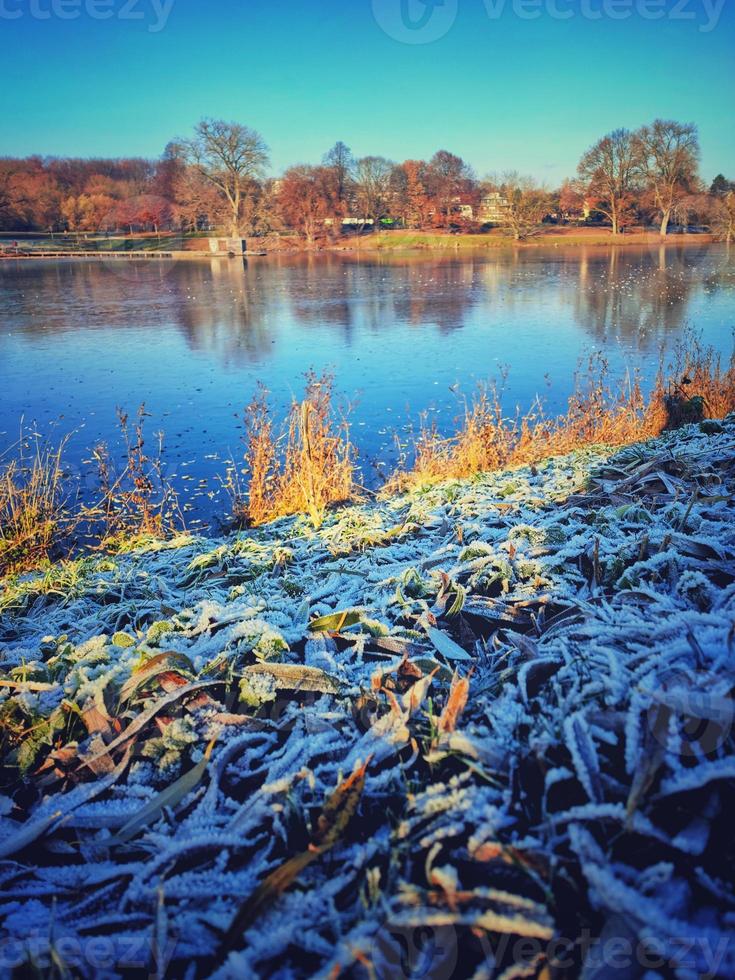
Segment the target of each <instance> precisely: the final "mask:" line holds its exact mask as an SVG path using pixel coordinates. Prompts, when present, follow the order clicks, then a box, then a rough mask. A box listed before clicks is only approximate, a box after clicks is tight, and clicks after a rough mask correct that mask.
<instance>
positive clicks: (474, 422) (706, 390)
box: [384, 336, 735, 494]
mask: <svg viewBox="0 0 735 980" xmlns="http://www.w3.org/2000/svg"><path fill="white" fill-rule="evenodd" d="M733 410H735V355H734V356H733V357H731V358H730V361H729V362H728V365H727V367H723V366H722V362H721V358H720V356H719V355H718V354H717V353H716V352H715V351H714V350H713V349H712V348H710V347H704V346H703V345H702V344H701V342H700V341H699V340H698V339H697V338H696V337H693V336H690V337H687V339H686V341H684V342H683V343H682V344H681V345H680V346H679V347H678V348H677V350H676V351H675V354H674V358H673V361H672V363H671V364H670V365H668V367H667V368H666V369H664V366H663V363H662V366H661V368H660V370H659V374H658V377H657V379H656V383H655V385H654V388H653V390H652V392H651V394H650V395H649V396H648V397H644V395H643V394H642V391H641V387H640V383H639V379H638V377H637V375H636V376H633V377H631V376H628V377H626V379H625V380H624V381H623V383H622V384H620V385H619V386H617V387H613V386H612V384H611V382H610V368H609V365H608V362H607V360H606V359H605V358H604V357H602V356H601V355H593V356H592V357H591V358H590V360H589V362H588V364H587V366H586V370H585V372H584V373H583V374H580V375H578V376H577V379H576V384H575V389H574V392H573V393H572V395H571V396H570V398H569V402H568V406H567V411H566V412H565V413H564V414H563V415H559V416H555V417H547V416H546V415H545V413H544V410H543V405H542V403H541V402H540V400H538V399H537V400H536V402H535V403H534V405H533V406H532V407H531V409H530V410H529V411H528V412H526V413H525V414H523V415H522V414H521V413H520V412H516V415H515V416H514V417H512V418H508V417H507V416H504V415H503V412H502V408H501V405H500V397H499V395H498V392H497V389H495V388H490V389H486V390H483V391H481V392H480V393H479V395H478V396H477V397H476V398H475V399H474V400H473V401H472V403H471V404H470V405H468V406H467V408H466V409H465V413H464V418H463V420H462V423H461V425H460V428H459V429H458V431H457V432H456V433H455V435H453V436H451V437H449V438H443V437H442V436H441V435H440V434H439V433H438V432H437V430H436V428H424V429H422V431H421V433H420V435H419V437H418V439H417V441H416V446H415V451H414V460H413V463H412V465H410V466H408V465H406V464H405V463H404V464H403V465H402V466H400V467H399V469H398V470H397V472H396V473H395V474H394V475H393V476H392V477H391V478H390V479H389V480H388V482H387V484H386V486H385V489H384V492H385V493H387V494H390V493H395V492H400V491H403V490H407V489H411V488H413V487H418V486H425V485H428V484H431V483H437V482H441V481H443V480H453V479H464V478H466V477H469V476H473V475H474V474H476V473H481V472H484V471H491V470H498V469H503V468H506V467H513V466H523V465H529V464H533V463H538V462H540V461H541V460H543V459H546V458H548V457H551V456H562V455H564V454H566V453H569V452H572V451H574V450H575V449H580V448H582V447H584V446H591V445H599V444H604V445H610V446H620V445H626V444H629V443H632V442H638V441H640V440H643V439H650V438H653V437H654V436H657V435H660V434H661V432H663V431H664V429H666V428H668V427H675V426H676V425H680V424H682V423H684V422H691V421H697V420H698V419H701V418H704V417H708V418H724V416H725V415H727V414H728V413H729V412H731V411H733Z"/></svg>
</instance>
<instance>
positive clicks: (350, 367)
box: [0, 244, 735, 525]
mask: <svg viewBox="0 0 735 980" xmlns="http://www.w3.org/2000/svg"><path fill="white" fill-rule="evenodd" d="M688 326H691V327H694V328H695V329H696V330H697V331H699V332H700V333H701V335H702V337H703V339H704V340H705V341H706V342H708V343H712V344H714V345H715V346H716V347H717V348H718V349H720V350H722V351H723V352H726V353H728V354H729V352H730V350H731V346H732V335H731V331H732V328H733V326H735V252H732V251H728V249H727V248H726V247H725V246H716V245H715V246H707V245H702V246H688V247H681V246H676V247H673V246H665V247H664V246H659V245H658V244H654V245H652V246H651V247H650V248H648V247H637V246H636V247H626V248H617V249H616V248H599V247H575V248H551V249H549V248H539V249H530V248H529V249H516V250H513V249H508V250H495V249H493V250H483V251H482V252H478V253H474V252H472V253H468V252H453V253H451V254H445V253H436V252H424V253H418V254H416V253H414V254H399V253H370V252H362V253H358V252H340V253H320V254H316V255H299V256H281V257H279V256H268V257H264V258H254V259H248V260H247V261H242V260H234V259H233V260H225V259H211V260H210V259H200V260H188V261H180V262H171V263H169V262H165V261H157V260H148V261H145V260H144V261H133V260H109V261H92V260H90V261H87V260H67V261H63V260H60V261H58V262H56V261H54V262H46V261H40V260H39V261H32V260H28V261H19V262H15V261H5V262H2V263H0V448H1V449H5V448H6V447H7V446H9V445H10V444H12V443H13V442H15V441H16V439H17V437H18V433H19V430H20V426H21V420H22V419H25V422H26V423H33V424H34V425H36V426H37V427H38V429H39V431H41V432H42V433H44V434H50V435H52V436H53V437H55V438H58V437H59V436H60V435H61V434H64V433H67V432H73V435H72V438H71V440H70V443H69V446H68V449H67V459H68V461H69V463H70V464H71V465H72V466H74V467H83V466H84V461H85V460H87V459H88V457H89V451H90V449H91V447H92V446H93V445H94V444H95V442H97V441H98V440H100V439H104V440H107V441H108V442H110V444H111V445H112V446H117V445H118V443H117V442H116V439H117V430H116V419H115V409H116V406H121V407H123V408H125V409H127V410H129V411H131V412H132V411H133V410H134V409H135V408H136V407H137V406H138V405H139V404H140V403H141V402H145V404H146V408H147V410H148V412H149V413H150V414H151V418H150V419H149V420H148V426H149V429H150V431H151V433H152V432H153V431H155V430H158V429H161V430H163V431H164V433H165V446H166V455H167V459H168V461H169V463H168V465H169V471H170V473H171V475H172V476H173V477H174V479H175V482H176V483H177V485H178V486H179V487H180V488H182V489H186V498H187V500H188V502H189V511H190V515H189V516H190V521H191V523H192V524H193V525H196V523H197V522H198V521H205V520H207V519H208V517H209V516H210V515H211V514H212V513H216V512H217V510H218V509H219V508H221V506H222V503H221V502H220V501H219V500H218V493H219V489H218V482H217V479H216V476H217V474H218V473H222V472H223V471H224V461H225V460H226V459H227V457H228V456H229V455H230V454H233V455H235V456H236V457H241V455H242V443H241V436H242V425H241V421H240V420H241V416H242V409H243V407H244V406H245V404H246V403H247V402H248V401H249V400H250V399H251V398H252V396H253V394H254V392H255V390H256V385H257V383H258V381H262V382H263V383H264V384H265V385H266V386H267V388H268V389H269V391H270V392H271V399H272V402H273V404H274V406H275V407H276V408H278V409H281V410H283V409H285V408H286V406H287V405H288V404H289V402H290V400H291V397H292V395H299V394H300V393H301V391H302V390H303V374H304V372H305V371H306V370H307V369H308V368H310V367H313V368H314V369H315V370H316V371H318V372H321V371H322V370H324V369H326V370H329V371H331V372H333V373H334V375H335V378H336V388H337V390H338V391H339V393H340V394H341V395H343V396H344V398H345V400H346V401H347V400H348V401H349V402H350V403H351V415H350V417H351V420H352V423H353V436H354V440H355V442H356V444H357V445H358V447H359V449H360V452H361V456H362V459H363V473H364V478H365V482H366V483H372V484H374V483H375V482H376V481H377V480H378V479H379V476H378V473H379V470H380V467H381V465H383V466H390V464H391V462H392V461H393V460H394V458H395V453H396V448H395V437H396V435H398V436H399V438H401V439H403V440H405V438H406V433H407V431H408V430H409V428H410V425H411V424H415V423H416V421H417V420H418V418H419V415H420V413H427V414H428V416H429V417H430V418H434V419H435V420H436V422H437V424H438V425H439V426H440V428H442V429H443V430H444V431H446V432H450V431H452V428H453V420H454V419H455V418H456V417H457V415H458V413H460V412H461V408H462V402H461V398H462V394H463V393H464V394H467V395H469V394H471V393H472V391H473V390H474V388H475V386H476V385H477V384H478V383H479V382H481V381H485V380H489V379H492V378H493V377H495V378H498V377H499V376H500V374H501V373H502V372H503V369H504V368H505V367H507V368H508V371H509V373H508V380H507V385H506V390H505V394H504V403H505V404H506V406H507V407H508V409H509V410H510V409H512V407H513V406H514V405H515V404H516V403H520V404H521V405H522V406H527V405H528V404H529V402H530V401H531V400H532V399H533V397H534V396H535V395H536V394H537V393H540V394H542V395H543V396H544V398H545V400H546V402H547V404H548V406H549V408H550V409H551V410H559V409H562V408H563V407H564V404H565V402H566V398H567V396H568V395H569V392H570V390H571V387H572V384H573V376H574V371H575V368H576V366H577V363H578V361H579V359H580V357H583V356H586V355H587V354H588V353H590V352H591V351H593V350H602V351H603V352H605V353H606V354H607V356H608V357H609V358H610V362H611V365H612V368H613V370H614V371H615V372H616V373H618V374H622V372H623V370H624V368H625V365H626V364H627V365H629V366H640V367H641V368H642V370H643V372H644V378H646V379H651V378H652V377H653V375H654V373H655V368H656V365H657V363H658V359H659V349H660V347H661V346H662V345H664V346H665V347H667V348H671V347H672V346H673V344H675V342H676V341H677V340H678V339H679V338H681V337H682V335H683V332H684V331H685V329H686V328H687V327H688Z"/></svg>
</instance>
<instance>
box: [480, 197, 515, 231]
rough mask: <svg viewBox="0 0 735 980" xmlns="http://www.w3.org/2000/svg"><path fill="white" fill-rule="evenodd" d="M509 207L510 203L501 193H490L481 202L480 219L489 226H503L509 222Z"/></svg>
mask: <svg viewBox="0 0 735 980" xmlns="http://www.w3.org/2000/svg"><path fill="white" fill-rule="evenodd" d="M508 207H509V205H508V201H507V199H506V198H505V197H503V195H502V194H501V193H500V191H489V192H488V193H487V194H484V195H483V197H482V199H481V200H480V210H479V213H478V217H479V219H480V221H484V222H487V223H488V224H493V225H503V224H505V223H506V220H507V212H508Z"/></svg>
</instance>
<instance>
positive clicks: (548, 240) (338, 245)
mask: <svg viewBox="0 0 735 980" xmlns="http://www.w3.org/2000/svg"><path fill="white" fill-rule="evenodd" d="M255 241H258V239H255ZM363 242H364V244H363ZM717 244H722V243H720V242H718V241H716V239H715V236H714V235H712V234H672V235H669V236H667V238H666V240H663V239H661V238H660V236H659V235H658V234H655V233H648V232H646V233H634V234H630V235H619V236H617V237H616V238H613V237H612V236H611V235H606V234H597V233H595V234H590V235H573V234H570V235H559V234H553V233H549V234H544V235H538V236H532V237H530V238H528V239H523V240H520V241H516V240H514V239H513V238H510V237H508V236H499V235H498V236H496V235H493V234H492V233H490V234H478V235H467V234H458V235H450V234H435V233H430V232H427V233H421V232H417V233H408V232H406V233H404V232H379V233H378V240H377V241H376V240H372V241H371V238H370V237H366V238H364V239H362V240H361V241H360V242H359V243H355V242H354V240H352V239H348V240H345V241H342V242H335V243H332V244H323V245H316V246H313V247H309V246H307V245H306V244H301V245H284V246H283V247H278V248H270V249H268V248H267V247H264V248H263V250H258V249H253V250H250V251H247V252H244V253H243V255H242V258H251V257H256V256H258V257H271V256H279V255H284V256H285V255H289V256H290V255H319V254H324V253H328V254H334V253H344V254H349V255H355V254H357V255H361V254H363V253H366V254H372V253H381V252H421V253H432V252H438V253H447V252H470V251H494V250H501V249H504V250H527V249H541V248H575V249H576V248H583V247H590V248H613V249H615V248H633V247H639V248H643V247H646V248H651V247H656V248H668V247H670V246H675V247H682V246H683V247H695V246H697V247H701V246H702V245H717ZM131 253H132V254H131ZM240 257H241V256H240V255H235V254H232V253H227V252H217V253H213V252H208V251H205V250H203V249H202V250H186V249H185V250H175V249H174V250H169V249H162V250H161V251H156V250H153V249H151V250H142V251H135V250H131V251H130V252H126V251H124V250H122V249H120V250H117V251H115V250H111V251H102V252H99V251H98V252H94V251H89V252H85V251H81V250H80V251H75V250H73V249H70V250H68V251H63V252H59V253H58V254H54V253H52V252H50V251H49V252H42V253H41V254H33V253H28V254H23V255H11V254H4V253H0V261H3V260H5V261H28V260H37V261H57V260H60V259H89V260H91V261H107V260H109V259H129V260H131V261H134V260H141V261H146V260H150V259H157V260H159V261H179V260H189V259H213V258H220V259H221V258H240Z"/></svg>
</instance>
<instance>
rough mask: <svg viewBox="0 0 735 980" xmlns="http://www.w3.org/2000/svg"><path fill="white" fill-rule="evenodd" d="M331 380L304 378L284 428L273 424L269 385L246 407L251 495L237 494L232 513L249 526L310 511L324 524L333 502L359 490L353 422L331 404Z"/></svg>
mask: <svg viewBox="0 0 735 980" xmlns="http://www.w3.org/2000/svg"><path fill="white" fill-rule="evenodd" d="M332 394H333V378H332V376H331V375H329V374H324V375H322V376H321V377H318V376H317V375H316V374H314V373H313V372H310V373H309V374H307V376H306V391H305V394H304V398H303V400H302V401H300V402H299V401H295V400H294V401H293V403H292V405H291V408H290V410H289V413H288V416H287V418H286V421H285V423H284V425H283V426H281V427H280V429H279V430H278V431H276V428H275V427H274V424H273V421H272V418H271V414H270V409H269V406H268V401H267V397H266V392H265V389H263V388H261V389H260V390H259V392H258V394H257V395H256V397H255V398H254V399H253V401H252V402H251V403H250V404H249V405H248V407H247V409H246V410H245V430H246V452H245V463H246V468H247V474H248V479H249V487H248V492H247V497H246V498H243V496H242V495H239V494H237V492H236V493H235V495H234V496H235V500H234V506H233V513H234V514H235V516H236V517H237V518H239V519H241V520H245V521H247V522H248V523H250V524H254V525H257V524H263V523H265V522H267V521H271V520H274V519H275V518H278V517H285V516H287V515H289V514H297V513H306V514H308V516H309V519H310V521H311V523H312V525H313V526H314V527H315V528H316V527H320V526H321V524H322V522H323V520H324V515H325V512H326V510H327V507H328V506H329V505H330V504H334V503H340V502H342V501H346V500H349V499H350V498H351V497H352V496H353V495H354V492H355V482H354V477H355V450H354V447H353V445H352V443H351V441H350V426H349V422H348V420H347V418H346V417H345V416H340V415H339V414H338V413H337V411H336V409H335V407H334V405H333V398H332Z"/></svg>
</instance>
